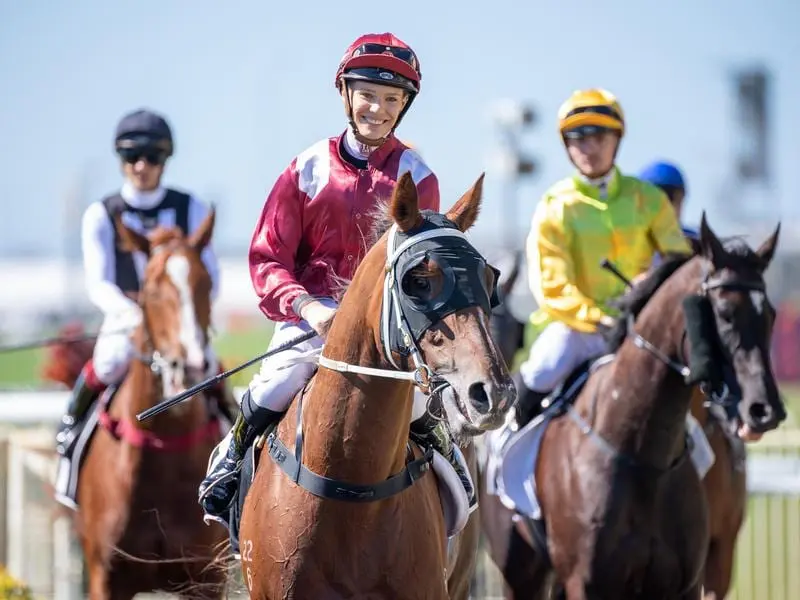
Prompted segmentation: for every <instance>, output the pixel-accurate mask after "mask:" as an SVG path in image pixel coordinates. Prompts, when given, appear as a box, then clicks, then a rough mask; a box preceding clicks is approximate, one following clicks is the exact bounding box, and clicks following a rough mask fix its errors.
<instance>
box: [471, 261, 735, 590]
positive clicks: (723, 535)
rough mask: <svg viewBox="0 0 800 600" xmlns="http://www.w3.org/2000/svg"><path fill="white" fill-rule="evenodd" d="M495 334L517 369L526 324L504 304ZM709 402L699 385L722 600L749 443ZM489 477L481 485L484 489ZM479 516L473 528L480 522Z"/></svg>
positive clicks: (707, 581) (712, 544)
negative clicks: (731, 429) (711, 457)
mask: <svg viewBox="0 0 800 600" xmlns="http://www.w3.org/2000/svg"><path fill="white" fill-rule="evenodd" d="M518 270H519V265H518V264H517V263H516V262H515V265H514V269H513V270H512V271H511V273H510V275H509V276H508V277H507V278H506V279H505V281H501V283H500V285H499V286H498V291H499V292H501V293H500V294H499V295H500V298H501V300H502V299H503V298H506V297H507V296H508V295H509V294H510V293H511V290H512V287H513V286H514V284H515V283H516V275H517V274H518ZM491 322H492V335H493V336H494V338H495V341H496V342H497V345H498V347H499V348H500V350H501V352H502V353H503V356H504V358H505V360H506V363H507V364H508V365H509V367H511V366H512V365H513V364H514V359H515V356H516V354H517V352H518V351H519V350H521V349H523V347H524V343H523V335H522V330H523V329H524V327H525V323H522V322H520V321H517V320H516V319H515V318H514V316H513V315H512V314H511V313H510V311H509V310H508V309H507V308H506V307H505V306H504V305H502V304H501V306H499V307H498V308H496V309H495V310H494V311H492V318H491ZM712 408H715V407H713V406H710V405H709V403H708V402H707V397H706V395H705V394H704V393H703V392H702V390H701V389H700V386H695V388H694V391H693V393H692V401H691V413H692V415H693V416H694V418H695V419H697V421H698V423H699V424H700V426H701V427H702V428H703V431H704V432H705V435H706V437H707V438H708V442H709V444H710V446H711V449H712V450H713V452H714V456H715V460H714V463H713V465H711V467H710V468H709V470H708V472H707V473H706V475H705V477H704V478H703V489H704V491H705V496H706V502H707V505H708V517H709V522H708V525H709V544H708V554H707V555H706V564H705V569H704V576H703V593H704V598H705V599H706V600H722V599H723V598H725V597H726V596H727V594H728V591H729V590H730V585H731V580H732V577H733V566H734V557H735V549H736V542H737V539H738V536H739V531H740V529H741V527H742V524H743V522H744V517H745V511H746V509H747V472H746V467H747V465H746V461H745V456H746V453H745V447H744V443H743V442H742V441H741V440H740V439H738V438H736V437H734V436H733V435H730V433H727V432H726V429H727V425H726V423H725V420H724V419H721V418H720V417H719V415H718V411H716V410H712ZM483 476H484V474H483V472H481V470H480V469H479V473H478V480H479V481H480V482H481V484H483V483H484V482H483V479H482V478H483ZM477 516H478V515H477V513H474V514H473V515H472V516H471V517H470V524H472V523H473V522H475V521H477Z"/></svg>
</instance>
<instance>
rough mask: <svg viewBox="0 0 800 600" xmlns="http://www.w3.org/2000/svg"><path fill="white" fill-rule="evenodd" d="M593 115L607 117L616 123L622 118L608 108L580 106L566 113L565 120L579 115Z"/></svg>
mask: <svg viewBox="0 0 800 600" xmlns="http://www.w3.org/2000/svg"><path fill="white" fill-rule="evenodd" d="M587 112H588V113H594V114H596V115H605V116H607V117H612V118H614V119H616V120H617V121H622V116H621V115H620V114H619V113H618V112H617V111H615V110H614V109H613V108H611V107H610V106H581V107H579V108H574V109H572V110H571V111H569V112H568V113H567V118H569V117H571V116H573V115H578V114H580V113H587Z"/></svg>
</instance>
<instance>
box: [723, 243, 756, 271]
mask: <svg viewBox="0 0 800 600" xmlns="http://www.w3.org/2000/svg"><path fill="white" fill-rule="evenodd" d="M721 242H722V247H723V248H724V249H725V252H726V253H727V254H728V256H730V257H731V258H733V259H734V260H735V261H736V262H737V263H739V266H740V267H744V268H748V269H755V270H758V271H761V270H764V269H765V268H766V264H765V263H764V259H762V258H761V257H760V256H759V255H758V253H756V251H755V250H753V249H752V248H751V247H750V245H749V244H748V243H747V242H746V241H745V236H743V235H734V236H730V237H727V238H725V239H724V240H721Z"/></svg>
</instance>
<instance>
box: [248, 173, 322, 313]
mask: <svg viewBox="0 0 800 600" xmlns="http://www.w3.org/2000/svg"><path fill="white" fill-rule="evenodd" d="M297 178H298V174H297V172H296V171H295V161H292V164H291V165H289V167H287V169H286V170H285V171H284V172H283V173H281V175H280V177H278V180H277V181H276V182H275V185H274V186H273V188H272V191H270V193H269V196H267V200H266V202H265V203H264V208H263V209H262V211H261V216H260V217H259V219H258V223H256V227H255V231H254V232H253V237H252V240H251V242H250V251H249V253H248V259H249V263H250V278H251V280H252V283H253V289H254V290H255V292H256V295H257V296H258V297H259V303H258V306H259V308H260V309H261V312H263V313H264V314H265V315H266V316H267V318H269V319H272V320H274V321H293V322H297V321H300V316H299V315H298V314H296V313H295V310H294V308H293V307H292V304H293V303H294V301H295V300H297V299H298V298H300V297H301V296H307V295H308V291H307V290H306V289H305V287H303V286H302V285H301V284H300V283H299V282H298V281H297V278H296V277H295V275H294V270H295V261H296V257H297V250H298V248H299V247H300V241H301V240H302V237H303V220H302V209H303V203H304V201H305V195H304V194H303V193H302V192H301V191H300V189H299V188H298V184H297Z"/></svg>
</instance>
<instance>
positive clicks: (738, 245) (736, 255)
mask: <svg viewBox="0 0 800 600" xmlns="http://www.w3.org/2000/svg"><path fill="white" fill-rule="evenodd" d="M720 242H721V243H722V247H723V248H724V249H725V252H726V253H727V254H728V255H729V256H730V257H731V258H732V259H733V260H735V261H736V262H739V263H742V262H743V263H745V265H744V266H746V267H751V268H753V269H760V268H763V264H764V261H763V260H762V259H761V257H760V256H759V255H758V254H757V253H756V252H755V251H753V249H752V248H750V246H749V245H748V244H747V242H746V241H745V240H744V236H741V235H735V236H730V237H726V238H723V239H720ZM692 246H693V253H692V254H672V255H670V256H669V257H668V258H667V259H666V260H664V261H663V262H662V263H661V264H660V265H658V266H657V267H656V268H655V269H653V271H652V273H650V275H648V277H647V278H646V279H645V280H644V281H642V282H640V283H639V284H637V285H636V286H635V287H634V288H633V289H632V290H629V291H628V292H626V293H625V294H623V295H622V296H620V297H619V298H616V299H614V300H612V301H611V302H610V304H611V306H613V307H615V308H617V309H619V310H620V316H619V317H618V318H617V319H616V320H615V322H614V325H613V326H612V327H610V328H608V329H607V330H605V331H604V332H603V337H604V338H605V340H606V343H607V344H608V350H609V352H612V353H613V352H616V351H617V350H619V347H620V346H621V345H622V342H623V341H625V336H626V335H627V333H628V319H629V318H630V317H634V318H635V317H636V316H638V314H639V313H640V312H641V310H642V309H643V308H644V307H645V305H646V304H647V302H648V301H649V300H650V298H651V297H652V296H653V294H655V293H656V290H658V288H659V287H661V285H662V284H663V283H664V282H665V281H666V280H667V279H669V277H670V275H672V274H673V273H674V272H675V271H677V270H678V269H679V268H680V267H681V266H683V265H684V264H685V263H686V262H688V261H689V259H691V258H693V257H694V256H697V255H698V254H699V251H700V248H699V243H694V244H692Z"/></svg>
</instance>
